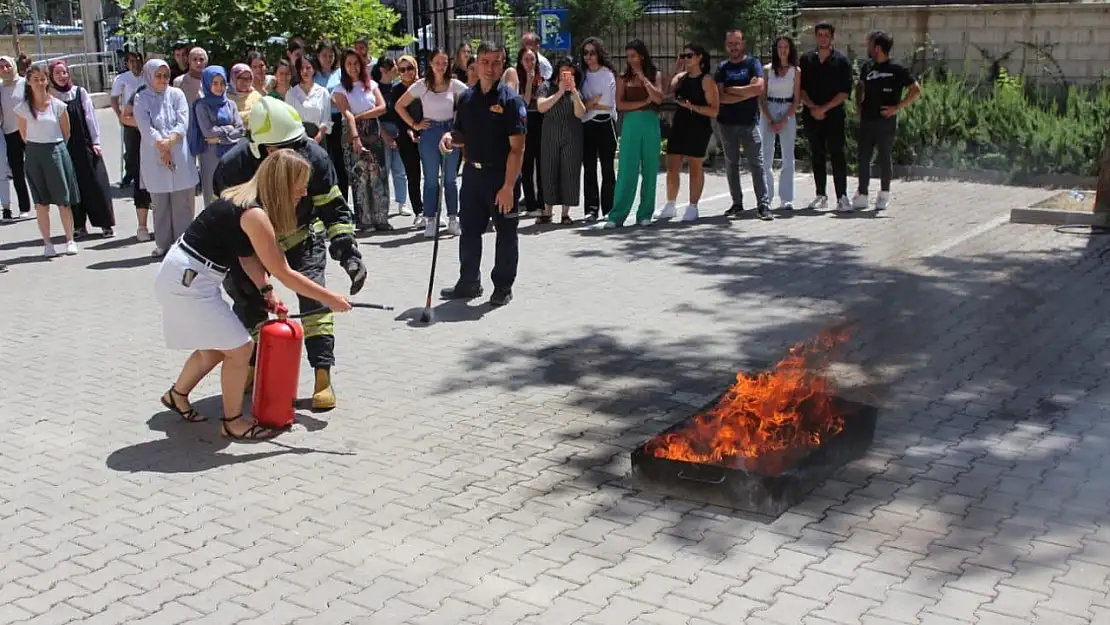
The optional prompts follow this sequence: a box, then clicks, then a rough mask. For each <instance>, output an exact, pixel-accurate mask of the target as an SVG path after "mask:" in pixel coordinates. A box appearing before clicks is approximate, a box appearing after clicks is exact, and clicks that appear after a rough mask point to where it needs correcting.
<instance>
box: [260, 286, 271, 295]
mask: <svg viewBox="0 0 1110 625" xmlns="http://www.w3.org/2000/svg"><path fill="white" fill-rule="evenodd" d="M273 290H274V285H272V284H263V285H262V288H260V289H258V292H259V293H261V294H263V295H265V294H267V293H269V292H270V291H273Z"/></svg>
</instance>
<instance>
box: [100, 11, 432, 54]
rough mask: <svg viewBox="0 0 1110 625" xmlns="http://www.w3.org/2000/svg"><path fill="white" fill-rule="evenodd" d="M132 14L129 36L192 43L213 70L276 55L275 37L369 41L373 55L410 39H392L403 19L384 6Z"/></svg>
mask: <svg viewBox="0 0 1110 625" xmlns="http://www.w3.org/2000/svg"><path fill="white" fill-rule="evenodd" d="M130 2H131V0H123V2H121V7H122V8H123V9H125V12H126V13H130V19H128V20H126V21H125V25H124V30H125V32H126V33H127V35H128V36H131V37H135V38H136V39H139V40H143V41H146V42H147V44H148V45H153V46H155V47H156V48H158V49H160V50H168V49H170V47H171V46H172V45H173V43H174V42H177V41H189V42H194V43H196V44H197V45H199V46H201V47H203V48H204V49H205V50H207V51H208V56H209V62H210V63H212V64H220V65H225V66H227V65H229V64H233V63H239V62H242V61H243V60H244V59H245V58H246V55H247V52H249V51H250V50H253V49H270V51H271V52H277V50H276V49H275V48H280V46H281V40H280V39H275V37H281V36H284V37H290V36H293V35H301V36H303V37H306V38H308V39H310V40H319V39H330V40H332V41H335V42H338V43H341V44H344V45H350V44H351V43H353V42H354V41H355V40H356V39H358V38H359V37H366V38H367V39H368V40H369V44H370V49H371V51H372V52H374V53H376V52H380V51H382V50H384V49H386V48H387V47H390V46H398V45H405V44H407V43H409V42H410V41H411V38H408V37H398V36H396V35H394V34H393V27H394V25H395V24H396V23H397V21H398V20H399V19H400V15H398V14H397V12H396V11H394V10H393V9H390V8H387V7H386V6H384V5H383V4H382V3H381V1H380V0H349V1H348V0H192V1H191V2H181V1H180V0H148V1H147V3H146V4H144V5H143V6H142V8H140V9H139V10H138V11H126V9H128V8H129V5H130Z"/></svg>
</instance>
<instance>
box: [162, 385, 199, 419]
mask: <svg viewBox="0 0 1110 625" xmlns="http://www.w3.org/2000/svg"><path fill="white" fill-rule="evenodd" d="M174 395H177V396H178V397H181V398H182V399H185V400H188V399H189V396H188V395H185V394H184V393H182V392H181V391H179V390H177V389H175V388H174V387H172V386H171V387H170V390H168V391H166V394H165V395H162V405H163V406H165V407H166V408H167V409H168V410H172V411H174V412H176V413H177V414H178V416H180V417H181V418H182V419H185V420H186V421H188V422H189V423H200V422H201V421H206V420H207V419H205V418H204V416H203V415H201V414H200V413H199V412H197V411H196V409H194V408H193V406H192V404H190V405H189V409H188V410H182V409H180V408H178V407H177V403H176V402H174V401H173V396H174Z"/></svg>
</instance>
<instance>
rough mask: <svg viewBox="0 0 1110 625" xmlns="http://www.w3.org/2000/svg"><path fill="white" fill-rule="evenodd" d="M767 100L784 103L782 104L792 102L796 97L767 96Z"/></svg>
mask: <svg viewBox="0 0 1110 625" xmlns="http://www.w3.org/2000/svg"><path fill="white" fill-rule="evenodd" d="M767 101H768V102H779V103H782V104H790V103H791V102H793V101H794V98H767Z"/></svg>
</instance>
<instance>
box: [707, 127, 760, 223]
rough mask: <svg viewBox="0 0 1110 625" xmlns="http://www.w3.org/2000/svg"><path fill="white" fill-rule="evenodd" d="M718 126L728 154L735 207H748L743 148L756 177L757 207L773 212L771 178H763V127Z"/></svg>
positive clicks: (722, 142)
mask: <svg viewBox="0 0 1110 625" xmlns="http://www.w3.org/2000/svg"><path fill="white" fill-rule="evenodd" d="M718 127H719V128H720V130H721V145H722V147H723V148H724V152H725V168H726V171H725V174H726V176H727V178H728V191H729V194H730V195H732V205H733V206H743V205H744V190H743V188H742V187H741V184H740V151H741V149H743V151H744V157H745V160H747V162H748V171H749V172H750V173H751V175H752V187H753V188H754V189H755V200H756V206H757V207H758V208H761V209H769V208H770V207H771V196H770V194H769V193H767V179H766V178H765V177H764V175H763V140H762V138H761V137H760V134H759V126H758V125H756V124H752V125H750V126H745V125H741V124H718Z"/></svg>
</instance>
